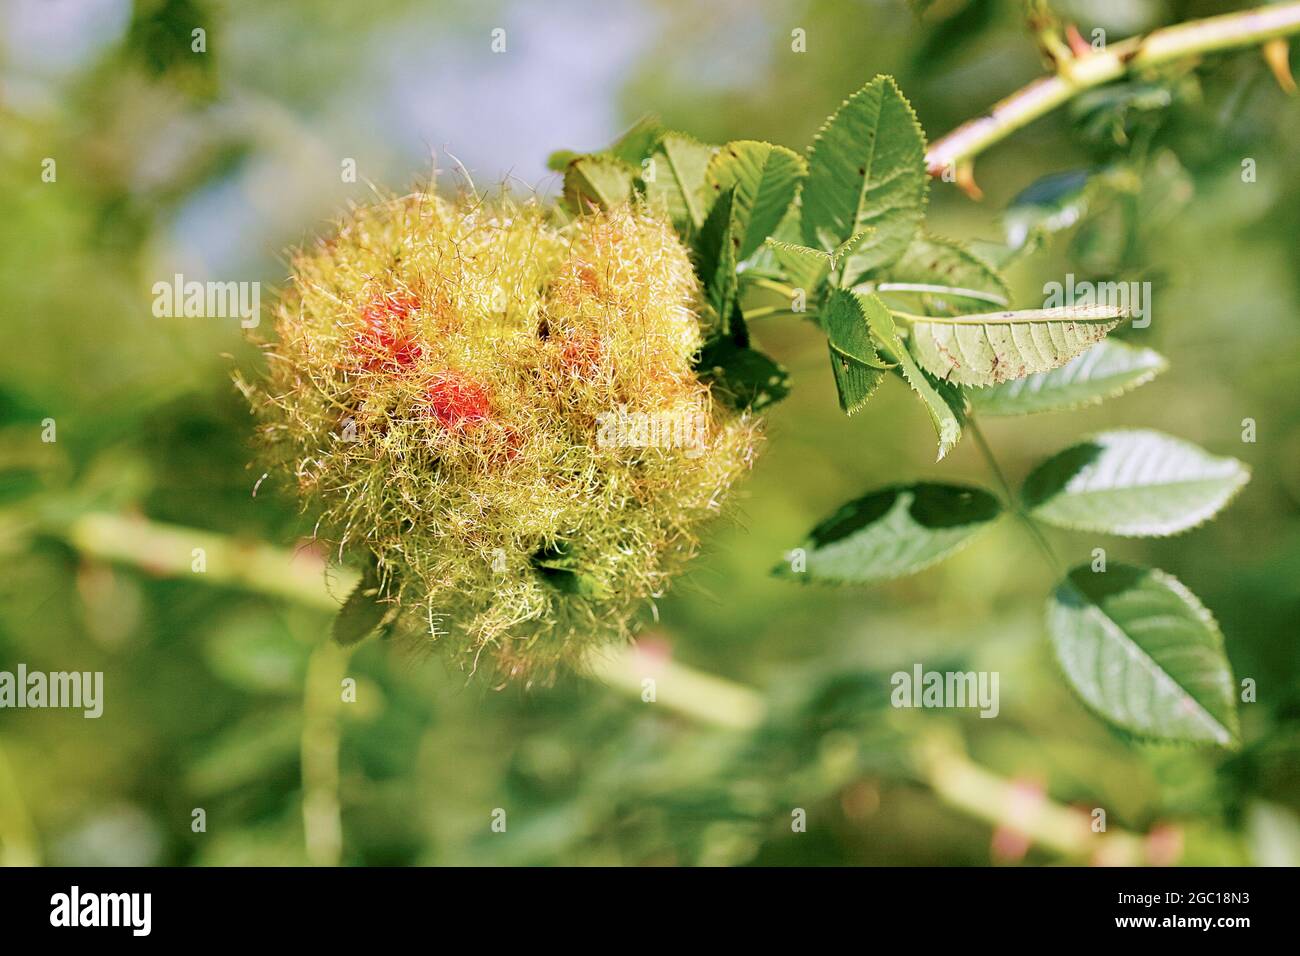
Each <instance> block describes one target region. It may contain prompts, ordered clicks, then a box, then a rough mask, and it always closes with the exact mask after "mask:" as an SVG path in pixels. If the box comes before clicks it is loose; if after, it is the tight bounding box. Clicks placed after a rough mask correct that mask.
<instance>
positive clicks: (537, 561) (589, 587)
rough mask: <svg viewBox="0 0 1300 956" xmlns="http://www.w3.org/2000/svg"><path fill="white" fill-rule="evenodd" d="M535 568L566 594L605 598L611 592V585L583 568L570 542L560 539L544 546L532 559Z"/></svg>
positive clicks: (548, 582) (553, 585)
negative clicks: (551, 544) (548, 545)
mask: <svg viewBox="0 0 1300 956" xmlns="http://www.w3.org/2000/svg"><path fill="white" fill-rule="evenodd" d="M530 563H531V564H532V566H533V570H534V571H536V572H537V574H538V575H539V576H540V577H541V578H542V580H544V581H545V582H546V583H547V584H549V585H550V586H551V587H553V588H555V589H556V590H557V591H560V592H562V593H564V594H576V595H578V596H580V597H586V598H593V599H595V600H603V599H605V598H608V597H609V596H610V594H611V591H610V589H609V587H608V586H607V585H606V584H605V583H604V582H602V581H599V580H597V579H596V578H595V577H593V576H592V575H591V574H588V573H586V571H584V570H583V567H582V564H581V563H580V562H579V560H578V558H577V556H576V555H575V554H574V553H573V551H572V549H571V547H570V546H569V544H568V542H565V541H559V542H556V544H554V545H553V546H551V547H546V548H542V549H541V550H540V551H538V552H537V553H536V554H534V555H533V556H532V558H531V559H530Z"/></svg>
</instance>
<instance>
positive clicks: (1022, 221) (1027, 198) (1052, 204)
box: [1002, 169, 1092, 249]
mask: <svg viewBox="0 0 1300 956" xmlns="http://www.w3.org/2000/svg"><path fill="white" fill-rule="evenodd" d="M1091 179H1092V171H1091V170H1088V169H1076V170H1071V171H1070V172H1065V173H1053V174H1052V175H1050V176H1044V177H1043V178H1042V179H1039V180H1038V181H1037V182H1034V183H1032V184H1031V185H1030V186H1029V187H1028V188H1026V189H1025V190H1024V191H1023V192H1021V193H1020V194H1019V195H1018V196H1016V197H1015V198H1014V199H1013V200H1011V204H1010V205H1009V206H1008V207H1007V210H1006V212H1004V213H1003V214H1002V224H1003V229H1004V230H1005V232H1006V237H1007V245H1009V246H1010V247H1011V248H1013V249H1020V248H1022V247H1023V246H1024V245H1025V244H1026V243H1028V242H1030V241H1031V240H1034V241H1037V239H1038V238H1039V237H1041V236H1043V235H1045V234H1050V233H1053V232H1059V231H1061V230H1062V229H1068V228H1070V227H1071V226H1073V225H1074V224H1075V223H1077V222H1078V221H1079V220H1080V219H1082V218H1083V216H1084V214H1085V213H1086V212H1087V211H1088V191H1089V184H1090V181H1091Z"/></svg>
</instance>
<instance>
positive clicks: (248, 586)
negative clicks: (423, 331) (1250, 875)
mask: <svg viewBox="0 0 1300 956" xmlns="http://www.w3.org/2000/svg"><path fill="white" fill-rule="evenodd" d="M51 530H52V533H54V534H55V535H56V536H58V537H60V538H62V539H63V540H66V541H67V542H69V543H70V544H72V545H73V546H74V547H76V548H77V549H78V550H80V551H82V552H83V553H85V554H87V555H90V556H92V557H96V558H101V559H104V560H110V561H115V562H120V563H123V564H128V565H132V566H134V567H138V568H141V569H144V570H146V571H148V572H150V573H153V574H159V575H166V576H169V577H178V578H180V577H193V578H194V579H195V580H196V583H199V582H201V583H203V584H207V585H226V586H230V587H237V588H240V589H243V590H247V591H252V592H255V593H259V594H265V595H270V596H272V597H280V598H286V599H288V600H292V601H296V602H298V603H300V604H303V605H306V606H309V607H316V608H320V609H321V610H325V611H330V612H334V611H337V610H338V608H339V605H340V603H341V598H339V597H336V596H335V595H336V594H339V595H343V594H347V593H348V591H349V590H350V589H351V588H352V587H354V586H355V585H356V582H357V581H358V580H359V578H360V576H359V575H358V574H356V573H355V572H353V571H351V570H348V569H337V570H333V571H332V574H331V579H332V584H329V585H327V582H326V565H325V563H324V562H323V561H322V560H321V558H320V556H319V554H318V553H316V552H314V551H311V550H300V551H298V552H295V553H288V552H285V551H282V550H279V549H276V548H272V547H269V546H267V545H263V544H253V543H245V542H240V541H237V540H235V539H232V538H228V537H226V536H223V535H219V534H213V533H212V532H208V531H200V530H198V529H194V528H184V527H178V526H175V525H163V524H157V523H155V522H151V521H148V520H147V519H144V518H140V517H125V516H119V515H112V514H102V513H98V514H87V515H83V516H82V517H80V518H77V519H75V520H73V521H72V522H71V523H70V524H69V525H66V526H64V527H56V528H53V529H51ZM195 548H203V549H204V558H205V562H206V570H205V571H203V572H196V571H194V570H193V567H194V549H195ZM322 630H323V629H322ZM348 658H349V654H348V652H347V651H344V650H342V649H340V648H336V647H335V646H334V645H332V644H328V643H327V644H322V645H321V648H319V649H318V650H317V651H316V652H314V653H313V656H312V663H311V666H310V667H309V669H308V676H307V681H306V688H305V691H304V710H305V714H304V729H303V740H302V762H303V768H302V772H303V822H304V827H305V831H306V841H307V852H308V858H309V859H310V860H311V861H312V862H314V863H320V864H332V863H336V862H338V859H339V855H340V852H341V847H342V827H341V825H340V823H339V820H340V807H339V800H338V745H339V739H338V729H337V721H338V712H339V707H338V702H339V699H340V698H339V686H340V681H341V680H342V678H343V677H344V676H345V675H346V666H347V661H348ZM588 674H589V676H591V677H593V678H594V679H597V680H600V681H601V682H603V683H605V684H606V685H608V686H609V687H611V688H613V689H615V690H617V691H619V692H621V693H623V694H626V695H628V696H630V697H634V698H637V699H641V698H642V694H643V692H644V689H645V683H644V682H645V681H646V680H647V679H653V680H654V681H655V694H654V700H655V704H656V705H657V706H663V707H664V708H665V709H667V710H670V711H673V712H675V713H678V714H681V715H682V716H685V717H689V718H691V719H693V720H698V721H700V722H702V723H705V724H708V725H712V726H716V727H721V728H724V729H730V730H736V731H753V730H756V729H757V728H758V727H760V726H761V725H762V723H763V721H764V720H765V719H766V718H767V714H768V704H767V700H766V698H765V697H764V696H763V695H762V694H761V693H760V692H758V691H756V690H754V689H752V688H750V687H746V686H744V685H742V684H738V683H736V682H734V681H730V680H727V679H726V678H723V677H718V676H715V675H712V674H706V673H704V672H702V671H698V670H695V669H694V668H692V667H690V666H688V665H686V664H682V663H679V662H677V661H674V660H672V659H671V658H669V657H667V656H664V655H658V654H655V653H653V652H651V651H648V650H643V649H639V648H636V647H631V648H625V649H621V650H617V651H612V652H605V653H602V654H599V655H594V656H593V657H592V658H591V659H590V660H589V661H588ZM911 758H912V764H913V766H914V769H915V772H916V774H917V776H918V777H919V779H920V780H921V781H922V782H924V783H925V784H926V785H927V786H928V787H930V788H931V789H932V790H933V791H934V793H936V794H937V795H938V796H939V797H940V798H941V799H942V800H943V801H944V802H945V803H947V804H948V805H949V806H951V807H953V808H954V809H957V810H959V811H961V812H963V813H966V814H968V815H969V816H972V817H974V818H976V819H978V820H982V821H983V822H985V823H987V824H988V825H990V826H992V827H995V828H1007V829H1011V830H1014V831H1016V832H1018V833H1021V834H1023V835H1024V836H1025V837H1027V838H1028V839H1030V840H1031V841H1032V842H1033V843H1035V844H1036V845H1038V846H1040V847H1042V848H1044V849H1047V850H1050V851H1052V852H1054V853H1057V854H1059V855H1060V856H1062V857H1065V858H1067V859H1071V860H1076V861H1080V862H1104V863H1108V864H1112V865H1136V864H1140V863H1142V862H1144V860H1145V849H1144V843H1143V841H1142V839H1141V838H1140V837H1138V836H1136V835H1134V834H1130V833H1126V832H1123V831H1119V830H1115V829H1113V828H1112V830H1111V831H1110V832H1108V833H1104V834H1097V833H1093V832H1092V830H1091V826H1090V821H1089V818H1088V816H1087V815H1086V814H1085V813H1083V812H1082V811H1080V810H1076V809H1072V808H1069V807H1064V806H1061V805H1059V804H1056V803H1053V802H1052V801H1051V800H1050V799H1048V798H1047V797H1046V796H1039V797H1035V798H1033V799H1027V798H1026V793H1025V790H1024V788H1023V787H1021V786H1019V785H1018V784H1016V783H1015V782H1014V781H1011V780H1007V779H1005V778H1003V777H1000V776H998V775H997V774H994V773H993V772H991V771H989V770H987V769H985V768H983V767H980V766H979V765H977V764H975V763H973V762H972V761H971V760H970V759H969V758H968V757H967V756H966V755H965V753H963V752H962V750H961V748H960V746H959V745H958V744H956V743H955V742H953V741H951V740H948V739H946V738H944V737H942V736H941V735H937V734H929V735H927V736H925V737H924V738H923V739H922V740H921V741H920V742H919V743H918V744H917V745H916V746H915V747H914V748H913V750H912V753H911Z"/></svg>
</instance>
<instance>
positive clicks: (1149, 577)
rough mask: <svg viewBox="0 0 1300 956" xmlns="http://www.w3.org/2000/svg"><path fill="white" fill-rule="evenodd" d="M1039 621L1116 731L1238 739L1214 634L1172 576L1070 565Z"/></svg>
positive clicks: (1083, 693) (1079, 688) (1226, 671)
mask: <svg viewBox="0 0 1300 956" xmlns="http://www.w3.org/2000/svg"><path fill="white" fill-rule="evenodd" d="M1047 623H1048V630H1049V633H1050V635H1051V642H1052V647H1053V649H1054V650H1055V652H1056V659H1057V661H1058V662H1059V663H1060V665H1061V670H1062V671H1063V672H1064V673H1065V677H1066V680H1068V681H1069V682H1070V685H1071V686H1072V687H1073V688H1074V689H1075V691H1076V692H1077V693H1078V694H1079V696H1080V697H1081V698H1082V699H1083V701H1084V703H1085V704H1087V705H1088V707H1090V708H1091V709H1092V710H1093V711H1095V712H1096V713H1097V714H1098V715H1099V716H1101V717H1102V718H1104V719H1105V720H1107V721H1109V722H1110V723H1112V724H1114V725H1115V726H1116V727H1119V728H1121V729H1122V730H1125V731H1127V732H1129V733H1131V734H1135V735H1137V736H1140V737H1147V738H1152V739H1156V740H1177V741H1185V742H1189V743H1215V744H1220V745H1222V746H1231V745H1234V744H1235V743H1236V742H1237V733H1238V731H1237V712H1236V704H1235V699H1234V682H1233V678H1232V669H1231V667H1230V666H1229V664H1228V659H1227V656H1226V655H1225V654H1224V650H1223V634H1222V633H1221V632H1220V631H1219V625H1218V624H1217V623H1216V622H1215V620H1214V617H1213V616H1212V615H1211V614H1210V612H1209V611H1207V610H1206V609H1205V607H1204V606H1203V605H1202V604H1201V602H1200V601H1199V600H1197V598H1196V596H1195V595H1194V594H1192V593H1191V592H1190V591H1188V590H1187V588H1185V587H1184V586H1183V585H1182V584H1181V583H1180V582H1179V581H1178V580H1177V579H1176V578H1174V577H1173V576H1172V575H1169V574H1166V573H1165V572H1163V571H1155V570H1150V569H1147V568H1136V567H1132V566H1129V565H1119V564H1111V566H1110V567H1109V568H1108V569H1107V570H1106V571H1104V572H1100V573H1094V572H1093V571H1092V570H1091V569H1090V568H1089V567H1087V566H1081V567H1077V568H1075V569H1074V570H1073V571H1071V572H1070V573H1069V575H1068V576H1067V577H1066V578H1065V580H1064V581H1062V582H1061V584H1060V585H1059V586H1058V587H1057V589H1056V591H1055V593H1054V594H1053V595H1052V597H1051V598H1050V599H1049V601H1048V606H1047Z"/></svg>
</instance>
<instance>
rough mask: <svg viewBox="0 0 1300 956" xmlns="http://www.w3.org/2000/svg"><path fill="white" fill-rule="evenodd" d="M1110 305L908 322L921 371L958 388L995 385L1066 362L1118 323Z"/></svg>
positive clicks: (1117, 312) (1119, 314) (1120, 317)
mask: <svg viewBox="0 0 1300 956" xmlns="http://www.w3.org/2000/svg"><path fill="white" fill-rule="evenodd" d="M1123 318H1124V312H1123V310H1121V309H1118V308H1113V307H1111V306H1066V307H1064V308H1056V309H1029V310H1025V311H1020V312H984V313H977V314H974V315H956V316H943V317H939V316H930V317H926V318H917V319H915V320H913V321H911V322H910V325H911V342H910V344H911V348H912V354H913V355H915V356H916V359H917V361H918V362H920V363H921V367H922V368H924V369H925V370H926V371H927V372H930V373H931V374H932V375H934V376H936V377H938V378H941V379H943V380H945V381H950V382H955V383H956V384H958V385H976V386H984V385H995V384H997V383H998V382H1006V381H1010V380H1011V379H1014V378H1023V377H1024V376H1026V375H1032V374H1033V373H1035V372H1046V371H1048V370H1049V369H1054V368H1057V367H1059V366H1061V365H1064V364H1065V363H1066V362H1068V361H1070V360H1071V359H1072V358H1074V357H1075V356H1076V355H1078V354H1079V353H1081V352H1083V351H1085V350H1086V349H1088V348H1089V347H1090V346H1092V345H1095V344H1096V343H1097V342H1099V341H1101V340H1102V339H1103V338H1105V337H1106V334H1107V333H1108V332H1110V330H1111V329H1113V328H1115V326H1117V325H1119V323H1120V322H1121V321H1123Z"/></svg>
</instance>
